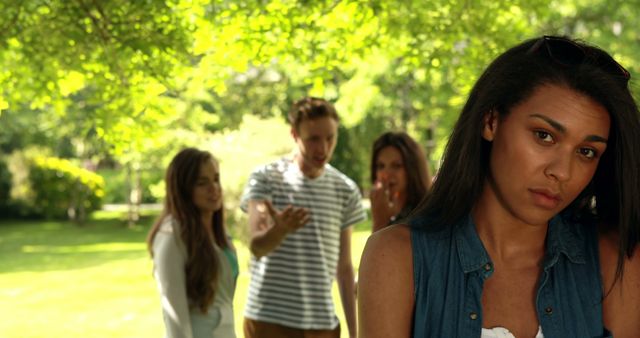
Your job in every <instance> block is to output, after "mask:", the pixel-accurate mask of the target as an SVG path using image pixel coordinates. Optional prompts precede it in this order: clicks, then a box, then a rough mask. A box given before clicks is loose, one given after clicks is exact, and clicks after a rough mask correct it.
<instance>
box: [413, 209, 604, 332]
mask: <svg viewBox="0 0 640 338" xmlns="http://www.w3.org/2000/svg"><path fill="white" fill-rule="evenodd" d="M427 222H428V221H427V219H426V218H424V217H423V218H420V217H418V218H416V219H413V220H412V221H411V222H410V227H411V230H410V231H411V245H412V249H413V269H414V276H413V278H414V292H415V294H414V297H415V311H414V320H413V337H420V338H423V337H438V338H440V337H465V338H467V337H480V334H481V330H482V302H481V297H482V287H483V284H484V281H485V280H486V279H487V278H489V277H490V276H491V275H492V273H493V263H492V262H491V258H490V257H489V255H488V254H487V251H486V250H485V248H484V246H483V244H482V242H481V241H480V237H478V233H477V232H476V227H475V224H474V223H473V220H472V219H471V217H470V216H469V217H467V218H466V219H463V220H462V221H461V222H459V224H456V225H455V226H452V227H449V228H447V229H444V230H438V231H435V230H428V226H426V223H427ZM545 247H546V248H545V257H544V259H543V263H542V264H543V271H542V274H541V276H540V280H539V282H538V290H537V294H536V300H535V306H536V312H537V315H538V321H539V324H540V326H542V333H543V334H544V337H545V338H571V337H576V338H585V337H611V336H610V334H609V333H608V332H607V331H606V329H605V328H604V326H603V322H602V295H603V293H602V281H601V276H600V263H599V258H598V240H597V232H596V227H595V225H592V224H577V223H573V222H570V221H568V220H567V219H564V218H562V217H560V216H557V217H555V218H553V219H552V220H551V221H550V222H549V228H548V230H547V238H546V245H545Z"/></svg>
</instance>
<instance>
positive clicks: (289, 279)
mask: <svg viewBox="0 0 640 338" xmlns="http://www.w3.org/2000/svg"><path fill="white" fill-rule="evenodd" d="M361 199H362V196H361V194H360V190H359V189H358V187H357V186H356V184H355V183H354V182H353V181H352V180H351V179H349V178H348V177H347V176H346V175H344V174H343V173H341V172H340V171H338V170H337V169H335V168H334V167H332V166H331V165H329V164H327V165H325V168H324V172H323V173H322V174H321V175H320V176H319V177H316V178H313V179H311V178H308V177H305V176H304V174H303V173H302V172H301V171H300V168H299V167H298V164H297V163H295V162H294V161H293V160H292V159H290V158H282V159H280V160H278V161H276V162H273V163H270V164H267V165H264V166H261V167H259V168H258V169H257V170H255V171H254V172H253V173H252V174H251V176H250V178H249V182H248V183H247V185H246V187H245V190H244V193H243V196H242V201H241V208H242V210H244V211H245V212H246V211H247V209H248V204H249V201H250V200H270V201H271V202H272V204H273V206H274V207H275V208H276V209H278V210H282V209H283V208H285V207H286V206H287V205H293V206H297V207H304V208H307V209H308V210H309V216H310V220H309V222H308V223H307V224H305V225H304V226H303V227H302V228H300V229H298V230H296V231H294V232H292V233H290V234H288V235H287V236H286V237H285V238H284V240H283V241H282V243H280V245H278V246H277V247H276V248H275V249H274V250H273V251H271V252H270V253H269V254H268V255H266V256H263V257H261V258H260V259H256V258H255V257H254V256H252V257H251V266H250V271H251V282H250V283H249V294H248V298H247V303H246V306H245V311H244V315H245V316H246V317H247V318H250V319H253V320H257V321H262V322H268V323H274V324H279V325H284V326H287V327H291V328H297V329H303V330H331V329H334V328H336V327H337V325H338V323H339V321H338V318H337V316H336V314H335V306H334V303H333V297H332V294H331V288H332V286H333V280H334V279H335V275H336V269H337V265H338V258H339V254H340V236H341V232H342V230H344V229H346V228H348V227H349V226H351V225H353V224H355V223H358V222H360V221H363V220H364V219H366V215H365V213H364V209H363V208H362V202H361Z"/></svg>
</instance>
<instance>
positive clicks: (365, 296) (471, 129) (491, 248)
mask: <svg viewBox="0 0 640 338" xmlns="http://www.w3.org/2000/svg"><path fill="white" fill-rule="evenodd" d="M628 81H629V72H627V71H626V70H625V69H624V68H623V67H622V66H621V65H620V64H618V63H617V62H616V61H615V60H614V59H613V58H612V57H611V56H610V55H609V54H607V53H606V52H605V51H603V50H601V49H599V48H596V47H593V46H590V45H587V44H585V43H583V42H580V41H576V40H572V39H570V38H566V37H556V36H544V37H541V38H537V39H532V40H528V41H525V42H523V43H521V44H519V45H517V46H515V47H513V48H511V49H509V50H508V51H506V52H505V53H504V54H502V55H500V56H499V57H498V58H497V59H496V60H494V61H493V62H492V63H491V65H489V67H488V68H487V69H486V70H485V72H484V73H483V74H482V76H481V77H480V78H479V80H478V81H477V83H476V84H475V86H474V87H473V89H472V90H471V93H470V96H469V99H468V101H467V103H466V105H465V106H464V108H463V110H462V113H461V115H460V117H459V119H458V122H457V123H456V125H455V127H454V130H453V132H452V134H451V137H450V139H449V143H448V145H447V148H446V151H445V154H444V158H443V163H442V166H441V167H440V170H439V174H438V179H437V180H435V181H434V185H433V187H432V189H431V190H430V192H429V194H428V195H427V197H426V198H425V199H423V200H422V201H421V203H420V205H419V206H418V207H417V210H416V211H415V212H414V214H413V216H412V217H411V219H410V220H409V221H408V224H398V225H392V226H390V227H388V228H387V229H384V230H383V231H379V232H377V233H374V234H373V235H372V236H371V237H369V240H368V242H367V245H366V247H365V250H364V253H363V256H362V261H361V264H360V270H359V275H360V282H359V297H358V301H359V303H358V309H359V319H360V332H361V333H362V335H361V337H363V338H371V337H410V336H412V337H482V338H493V337H510V338H513V337H517V338H525V337H536V338H542V337H545V338H556V337H558V338H571V337H575V338H584V337H611V336H612V334H613V336H615V337H616V338H620V337H623V338H632V337H636V338H637V337H640V315H639V313H640V312H639V310H640V288H639V285H640V272H639V270H640V269H639V268H638V264H639V263H640V262H638V260H639V259H640V257H639V256H640V255H638V254H637V251H640V250H639V249H638V245H637V244H638V240H639V239H640V237H639V235H640V234H639V233H640V199H639V198H638V196H639V194H640V170H639V168H640V154H639V153H638V150H637V147H638V145H640V121H639V114H638V108H637V106H636V103H635V101H634V99H633V97H632V96H631V93H630V91H629V87H628ZM634 252H636V254H635V255H633V253H634ZM380 313H384V314H385V316H384V317H380V315H379V314H380Z"/></svg>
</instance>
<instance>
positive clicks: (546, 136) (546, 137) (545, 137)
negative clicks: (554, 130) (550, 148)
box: [533, 130, 553, 143]
mask: <svg viewBox="0 0 640 338" xmlns="http://www.w3.org/2000/svg"><path fill="white" fill-rule="evenodd" d="M533 133H534V134H535V136H536V137H537V138H538V139H539V140H540V141H542V142H547V143H553V136H551V134H550V133H548V132H546V131H544V130H536V131H534V132H533Z"/></svg>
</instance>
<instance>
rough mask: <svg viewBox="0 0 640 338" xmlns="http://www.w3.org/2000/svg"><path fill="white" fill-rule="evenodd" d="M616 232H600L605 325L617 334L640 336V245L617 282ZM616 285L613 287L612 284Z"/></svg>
mask: <svg viewBox="0 0 640 338" xmlns="http://www.w3.org/2000/svg"><path fill="white" fill-rule="evenodd" d="M617 243H618V240H617V237H616V236H615V235H605V234H603V235H601V236H600V269H601V272H602V284H603V286H604V292H605V298H604V300H603V302H602V312H603V320H604V325H605V327H606V328H607V329H609V331H611V333H613V336H614V337H616V338H638V337H640V247H637V248H636V250H635V252H634V255H633V256H632V257H631V258H628V259H626V260H625V263H624V273H623V275H622V279H621V280H618V281H617V282H616V283H615V284H613V283H614V280H615V273H616V264H617V261H618V245H617ZM612 286H613V287H612Z"/></svg>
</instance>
